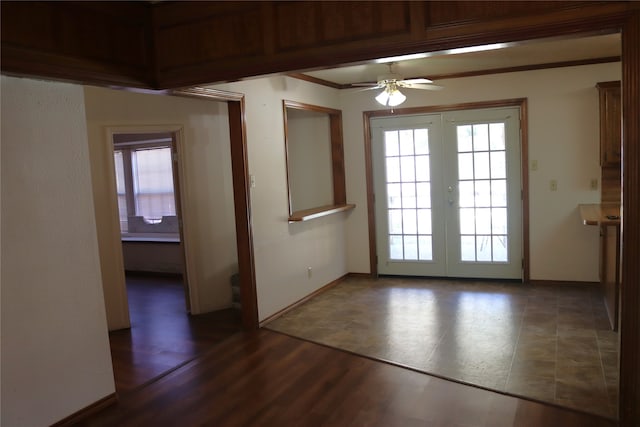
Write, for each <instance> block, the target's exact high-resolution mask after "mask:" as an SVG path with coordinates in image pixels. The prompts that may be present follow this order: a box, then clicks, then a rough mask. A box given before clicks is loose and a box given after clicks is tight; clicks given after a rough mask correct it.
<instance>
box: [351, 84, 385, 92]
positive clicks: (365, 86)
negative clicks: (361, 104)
mask: <svg viewBox="0 0 640 427" xmlns="http://www.w3.org/2000/svg"><path fill="white" fill-rule="evenodd" d="M382 88H384V86H383V85H379V84H377V83H371V84H367V83H354V84H352V85H351V87H350V88H349V89H350V90H351V91H352V92H362V91H365V90H375V89H382Z"/></svg>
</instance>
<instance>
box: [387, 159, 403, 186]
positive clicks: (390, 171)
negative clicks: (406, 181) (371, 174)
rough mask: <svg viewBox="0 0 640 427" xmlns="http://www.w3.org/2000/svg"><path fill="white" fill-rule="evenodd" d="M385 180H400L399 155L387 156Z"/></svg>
mask: <svg viewBox="0 0 640 427" xmlns="http://www.w3.org/2000/svg"><path fill="white" fill-rule="evenodd" d="M387 182H400V158H399V157H387Z"/></svg>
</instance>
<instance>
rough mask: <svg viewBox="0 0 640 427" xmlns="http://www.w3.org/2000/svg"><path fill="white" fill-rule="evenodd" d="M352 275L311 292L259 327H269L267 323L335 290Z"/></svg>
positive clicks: (346, 275) (261, 323)
mask: <svg viewBox="0 0 640 427" xmlns="http://www.w3.org/2000/svg"><path fill="white" fill-rule="evenodd" d="M351 274H352V273H347V274H345V275H344V276H341V277H338V278H337V279H336V280H334V281H333V282H330V283H328V284H326V285H324V286H323V287H321V288H319V289H316V290H315V291H313V292H311V293H310V294H309V295H307V296H306V297H304V298H302V299H300V300H298V301H296V302H294V303H293V304H291V305H288V306H286V307H285V308H283V309H282V310H280V311H278V312H276V313H274V314H272V315H271V316H269V317H267V318H266V319H264V320H263V321H262V322H260V323H259V325H258V326H259V327H261V328H262V327H263V326H265V325H267V323H269V322H273V321H274V320H276V319H277V318H278V317H280V316H282V315H283V314H285V313H287V312H288V311H291V310H293V309H294V308H296V307H298V306H299V305H302V304H304V303H305V302H307V301H309V300H310V299H311V298H314V297H316V296H318V295H320V294H321V293H323V292H326V291H328V290H329V289H331V288H333V287H334V286H336V285H337V284H338V283H340V282H342V281H343V280H344V279H345V278H346V277H348V276H350V275H351Z"/></svg>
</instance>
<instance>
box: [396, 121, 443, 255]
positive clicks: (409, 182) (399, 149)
mask: <svg viewBox="0 0 640 427" xmlns="http://www.w3.org/2000/svg"><path fill="white" fill-rule="evenodd" d="M384 136H385V161H386V166H387V169H386V188H387V212H388V221H389V224H388V233H389V234H388V237H389V257H390V259H392V260H416V261H417V260H422V261H430V260H431V259H432V254H433V248H432V246H431V245H432V232H433V226H432V222H431V209H430V208H431V183H430V181H431V176H430V175H431V168H430V160H431V156H430V154H429V153H430V151H429V139H428V138H429V132H428V129H403V130H399V131H387V132H385V133H384ZM418 207H419V208H420V209H417V208H418Z"/></svg>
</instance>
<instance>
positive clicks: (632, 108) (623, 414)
mask: <svg viewBox="0 0 640 427" xmlns="http://www.w3.org/2000/svg"><path fill="white" fill-rule="evenodd" d="M638 40H640V11H638V10H636V11H634V13H630V14H629V15H628V16H627V17H626V19H625V20H624V24H623V26H622V132H623V134H622V145H623V149H622V165H621V166H622V189H623V190H622V191H623V195H622V215H621V216H622V221H621V223H622V231H621V234H622V253H621V262H622V277H621V286H620V303H621V307H620V383H619V387H620V389H619V390H620V402H619V408H620V414H619V415H620V425H621V426H637V425H640V405H638V402H640V339H639V338H638V337H640V263H639V262H638V257H639V254H638V248H640V220H639V218H638V217H639V216H640V192H638V189H639V188H640V122H639V121H638V117H640V101H639V100H640V43H638ZM625 249H626V250H625Z"/></svg>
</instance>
